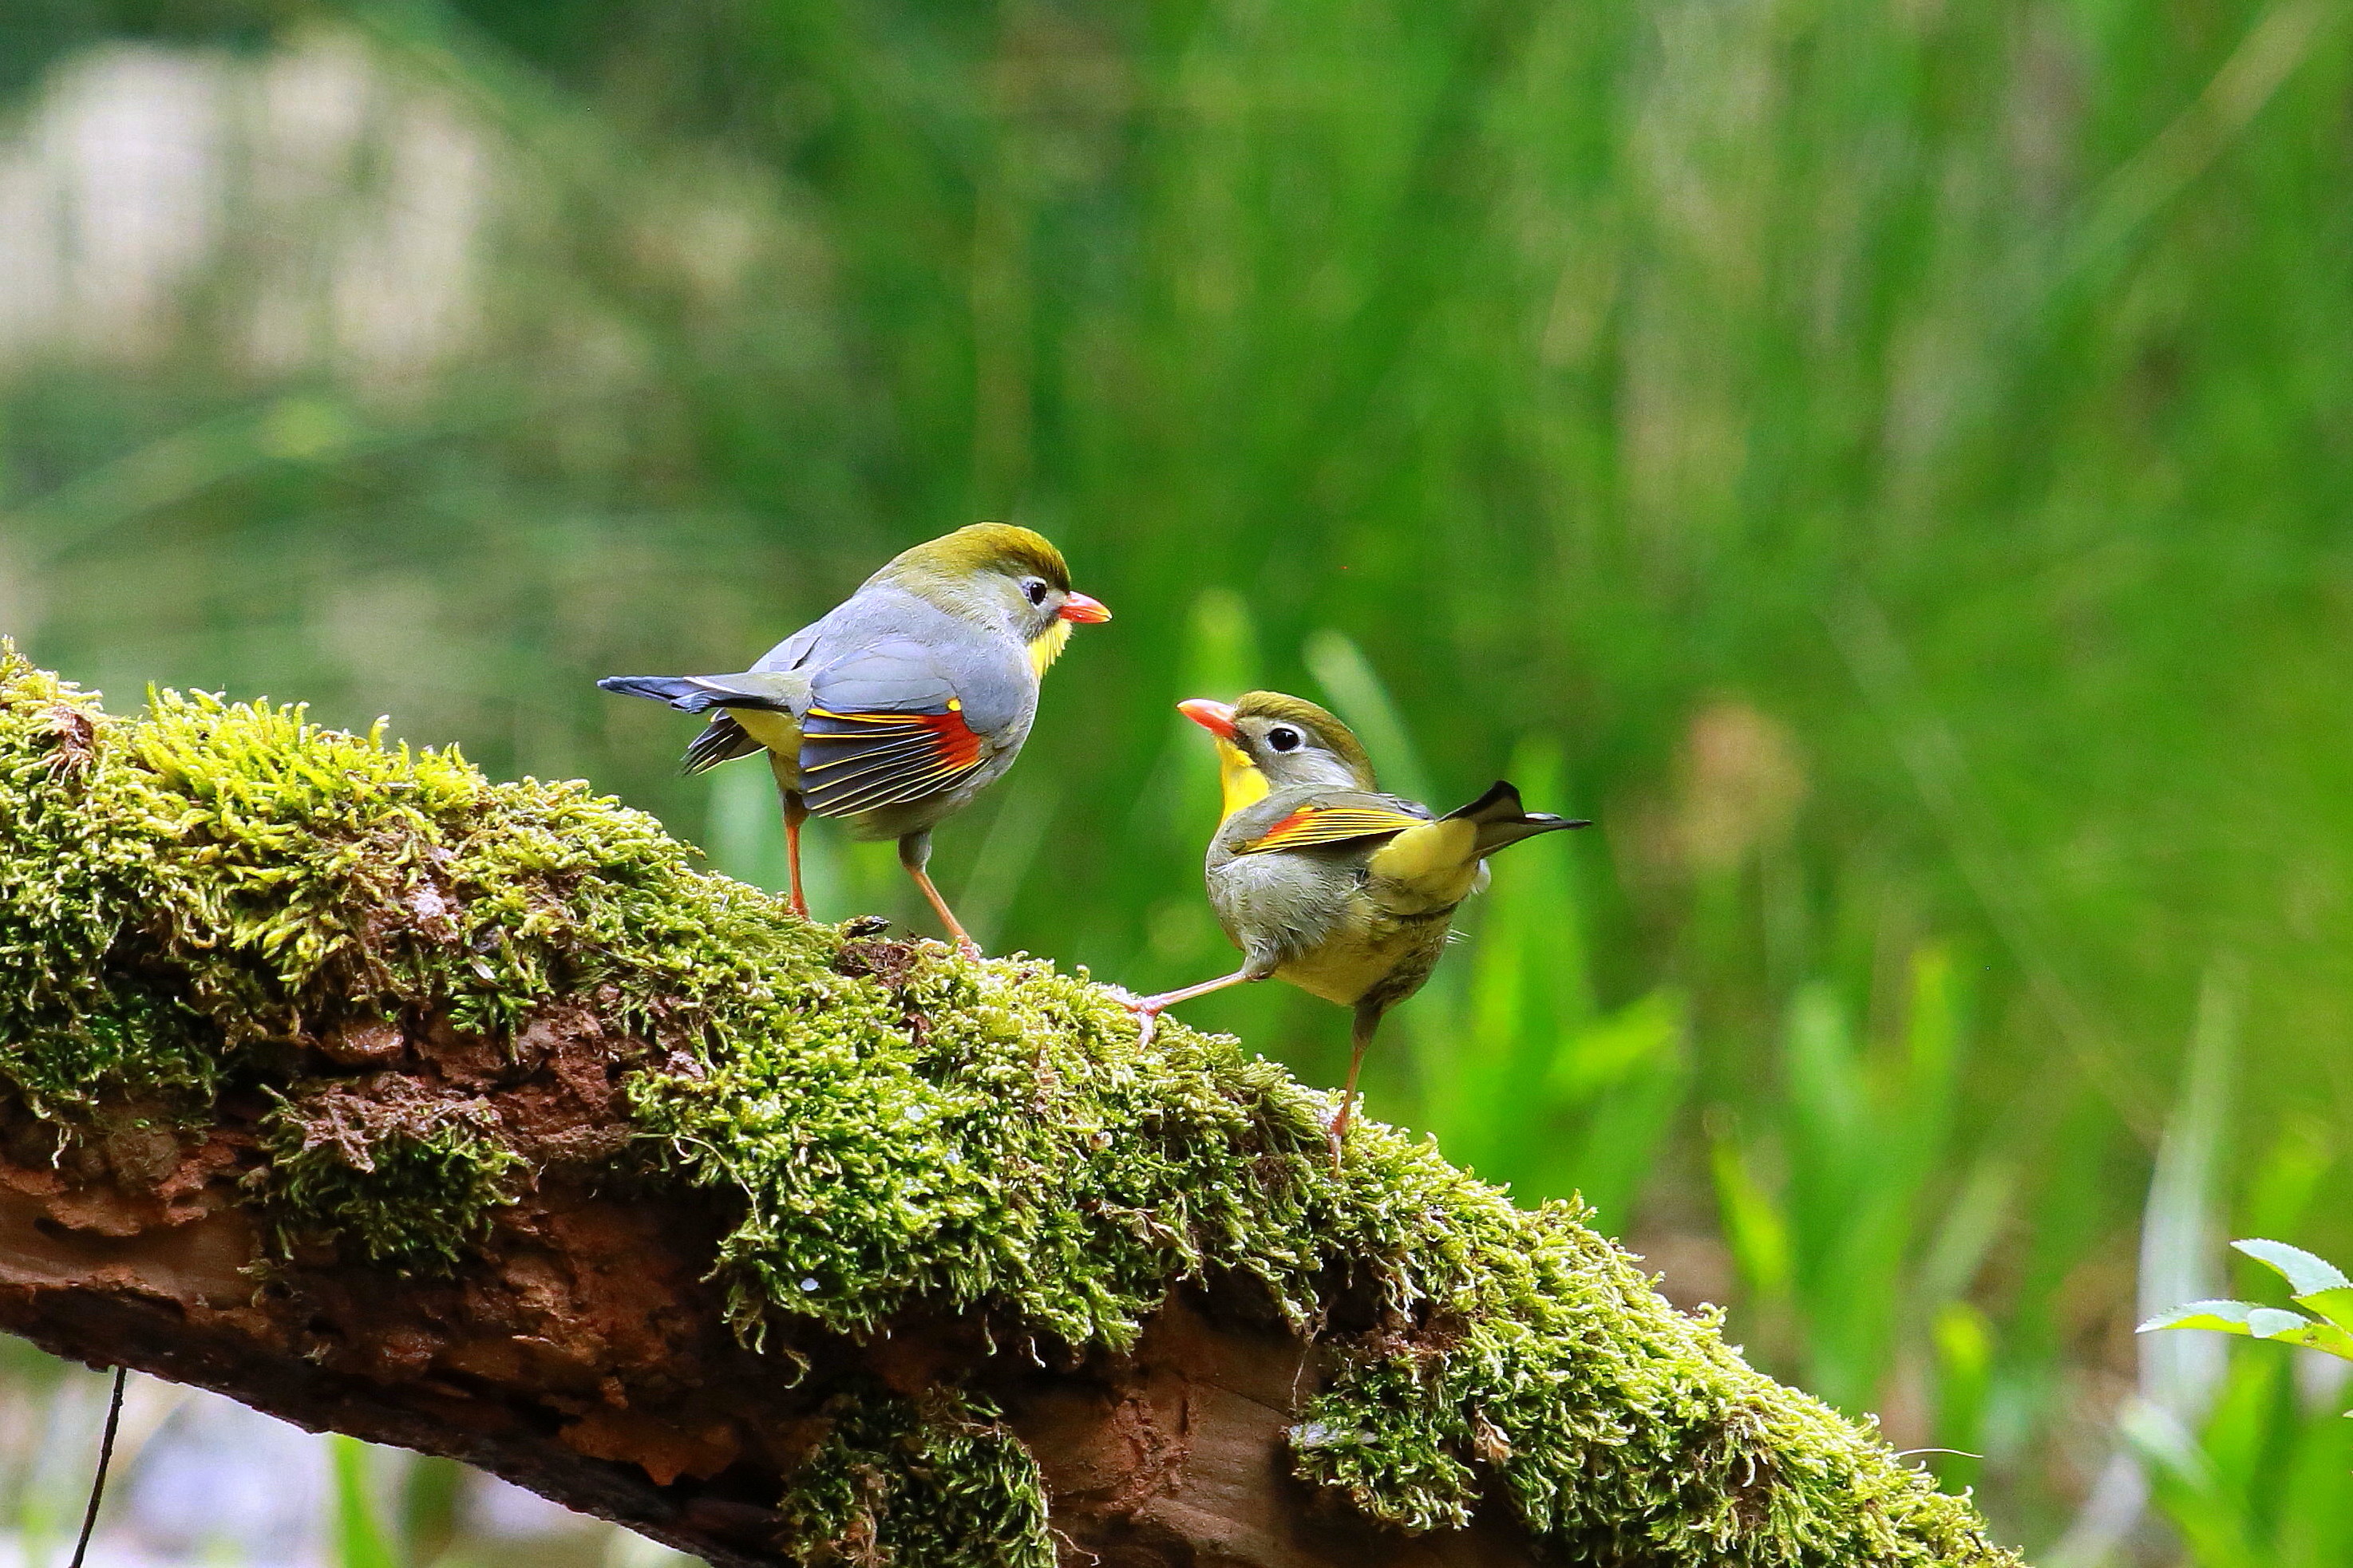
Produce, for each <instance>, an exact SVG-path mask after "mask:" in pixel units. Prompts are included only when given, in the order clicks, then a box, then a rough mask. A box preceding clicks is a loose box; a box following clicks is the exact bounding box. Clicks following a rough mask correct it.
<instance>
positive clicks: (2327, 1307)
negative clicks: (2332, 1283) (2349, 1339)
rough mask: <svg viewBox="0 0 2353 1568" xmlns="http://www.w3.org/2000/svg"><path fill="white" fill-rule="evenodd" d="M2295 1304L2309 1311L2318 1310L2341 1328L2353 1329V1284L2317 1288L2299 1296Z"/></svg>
mask: <svg viewBox="0 0 2353 1568" xmlns="http://www.w3.org/2000/svg"><path fill="white" fill-rule="evenodd" d="M2295 1304H2296V1305H2297V1306H2299V1307H2302V1308H2303V1309H2304V1310H2306V1311H2307V1312H2317V1313H2319V1314H2320V1315H2321V1316H2322V1317H2324V1318H2326V1319H2327V1320H2328V1321H2330V1322H2332V1323H2334V1324H2336V1325H2337V1327H2338V1328H2340V1329H2345V1330H2348V1331H2353V1285H2338V1286H2336V1287H2334V1288H2333V1289H2327V1290H2315V1291H2313V1292H2312V1293H2311V1294H2310V1295H2306V1296H2298V1297H2297V1298H2296V1299H2295Z"/></svg>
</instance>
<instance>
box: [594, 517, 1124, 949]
mask: <svg viewBox="0 0 2353 1568" xmlns="http://www.w3.org/2000/svg"><path fill="white" fill-rule="evenodd" d="M1109 619H1111V612H1110V611H1109V610H1107V609H1105V608H1104V607H1103V605H1102V604H1101V603H1100V602H1099V601H1097V600H1094V599H1091V598H1089V597H1088V596H1087V595H1084V594H1081V593H1077V592H1075V591H1073V590H1072V588H1071V573H1070V568H1069V567H1068V566H1066V565H1065V564H1064V563H1063V562H1062V552H1060V551H1059V550H1057V549H1055V548H1054V547H1053V545H1052V544H1050V543H1049V542H1047V541H1046V540H1045V538H1044V537H1043V536H1042V535H1039V534H1037V533H1033V532H1032V531H1029V529H1026V528H1016V527H1013V526H1011V525H1010V524H1008V523H999V522H978V523H974V524H973V525H972V526H971V527H969V528H960V529H957V530H956V531H955V532H954V533H951V534H948V535H946V536H945V537H944V538H940V539H934V540H933V541H931V542H929V543H925V544H918V545H916V546H915V547H914V548H913V549H912V550H906V551H902V552H900V553H899V554H898V555H896V556H893V557H892V560H891V562H890V563H889V564H888V565H886V566H884V567H883V568H882V569H881V571H879V572H877V573H875V574H874V575H873V576H871V577H869V578H868V579H867V580H866V582H865V583H864V584H862V585H861V586H860V588H859V590H858V592H857V593H855V594H852V595H850V596H849V598H847V599H845V600H843V601H842V602H841V603H840V604H839V605H837V606H835V607H834V609H833V610H832V611H831V612H830V613H829V614H828V615H827V616H825V617H824V618H823V619H822V620H818V621H815V622H812V623H811V624H809V625H808V626H803V627H802V628H801V629H800V630H799V631H797V632H795V633H794V634H793V635H792V636H790V637H786V639H785V640H784V641H782V642H780V643H778V644H777V645H776V647H772V648H770V649H769V650H768V651H767V653H766V654H765V655H764V656H762V658H761V659H760V661H759V662H758V663H757V664H754V666H753V667H752V668H750V669H747V670H744V671H742V672H740V673H738V674H733V675H615V676H608V677H607V678H606V679H603V680H600V681H598V682H597V683H596V684H597V685H599V686H601V687H603V688H604V689H606V690H607V691H618V692H624V693H627V694H628V695H629V696H632V697H650V698H653V699H655V700H657V701H661V702H667V703H669V704H670V706H671V707H673V708H676V709H678V710H680V711H681V712H686V713H708V714H710V722H709V723H708V724H706V725H705V726H704V727H703V731H702V734H700V735H697V736H696V737H695V738H694V742H693V744H691V745H690V746H688V747H687V749H686V763H685V771H686V772H688V773H701V772H702V770H703V769H705V768H710V767H715V766H717V765H718V764H719V763H723V762H727V761H729V760H730V759H732V758H735V757H748V756H750V755H751V754H752V753H753V752H758V751H762V750H765V752H767V754H768V765H769V767H770V768H771V769H773V770H774V771H775V773H776V789H777V791H778V793H779V795H781V796H782V798H783V802H784V813H785V853H786V861H787V865H788V869H789V873H790V877H791V884H792V904H793V910H794V912H795V913H797V914H799V915H802V916H804V917H806V916H807V914H808V903H807V900H806V899H805V898H804V897H803V896H802V893H801V824H802V822H803V821H804V820H805V819H806V818H807V817H810V816H833V817H840V818H842V819H844V820H846V821H847V822H848V823H849V828H850V832H851V833H852V834H853V835H854V836H856V837H860V838H895V839H897V840H898V842H899V862H900V864H901V865H902V866H904V867H906V868H907V874H908V875H909V876H911V877H913V879H915V886H916V887H917V888H919V889H922V890H923V897H924V898H926V899H928V900H931V905H932V908H933V909H934V910H937V911H938V912H939V917H940V921H941V923H942V924H944V925H945V926H946V927H947V929H948V934H949V935H951V936H953V937H954V938H955V942H956V945H957V946H958V947H960V948H962V949H964V950H965V952H978V951H979V949H978V948H977V947H976V945H975V944H974V942H973V941H972V939H971V938H970V937H969V936H967V935H965V929H964V927H963V925H962V924H961V923H959V922H958V921H957V920H956V918H955V911H953V910H950V909H949V908H948V905H947V900H945V899H943V898H942V897H940V891H939V889H937V888H935V887H934V886H933V885H932V879H931V877H930V876H929V875H928V874H927V873H926V872H925V870H924V868H925V866H926V865H928V864H929V862H930V860H931V854H932V829H933V828H934V826H937V825H938V823H939V822H940V821H941V819H942V818H944V817H946V816H949V815H951V814H953V813H955V812H956V811H958V810H961V809H962V808H963V807H964V806H965V805H966V804H967V803H968V802H970V801H971V799H972V797H973V796H974V795H977V794H979V793H980V791H981V790H982V789H983V788H984V787H985V786H987V784H989V783H991V782H992V781H993V780H995V779H996V778H997V775H998V774H1000V773H1004V772H1005V770H1006V769H1008V768H1009V767H1011V766H1012V765H1013V759H1014V758H1015V757H1017V756H1018V755H1019V754H1020V752H1021V742H1023V741H1025V740H1027V739H1029V723H1030V721H1031V720H1032V719H1034V718H1035V717H1036V716H1037V712H1038V683H1039V680H1040V679H1041V678H1043V677H1044V675H1045V673H1046V667H1047V666H1049V665H1050V664H1052V663H1053V662H1054V660H1055V658H1056V657H1057V656H1059V655H1060V653H1061V651H1062V645H1063V644H1064V643H1065V642H1067V641H1069V640H1070V636H1071V623H1072V622H1075V621H1107V620H1109Z"/></svg>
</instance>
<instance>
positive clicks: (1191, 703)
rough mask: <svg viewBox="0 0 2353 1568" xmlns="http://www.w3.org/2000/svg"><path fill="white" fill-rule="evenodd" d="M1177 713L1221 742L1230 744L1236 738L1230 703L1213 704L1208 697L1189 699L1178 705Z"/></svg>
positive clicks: (1232, 709) (1232, 710)
mask: <svg viewBox="0 0 2353 1568" xmlns="http://www.w3.org/2000/svg"><path fill="white" fill-rule="evenodd" d="M1176 711H1177V712H1179V713H1182V714H1183V715H1185V717H1186V718H1187V719H1190V720H1191V721H1193V722H1194V723H1196V724H1198V725H1199V726H1201V728H1202V729H1204V730H1207V731H1208V732H1209V733H1210V734H1212V735H1215V736H1216V737H1217V738H1218V739H1219V740H1220V741H1227V742H1230V741H1232V740H1233V738H1234V708H1233V704H1232V703H1230V702H1212V701H1210V700H1208V698H1206V697H1188V698H1187V699H1186V700H1184V701H1182V702H1179V703H1178V704H1176Z"/></svg>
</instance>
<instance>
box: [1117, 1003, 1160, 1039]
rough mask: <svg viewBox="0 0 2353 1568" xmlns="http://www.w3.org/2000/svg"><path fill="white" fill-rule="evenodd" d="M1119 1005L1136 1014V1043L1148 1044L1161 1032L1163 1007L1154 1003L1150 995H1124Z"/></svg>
mask: <svg viewBox="0 0 2353 1568" xmlns="http://www.w3.org/2000/svg"><path fill="white" fill-rule="evenodd" d="M1119 1005H1121V1006H1123V1007H1124V1008H1126V1009H1127V1010H1128V1011H1129V1012H1131V1013H1133V1014H1134V1015H1135V1043H1136V1044H1137V1045H1138V1046H1148V1045H1150V1044H1151V1043H1152V1037H1153V1036H1154V1035H1155V1034H1156V1033H1158V1032H1159V1028H1160V1014H1161V1012H1162V1009H1160V1008H1158V1007H1155V1006H1154V1005H1152V999H1151V998H1150V997H1148V996H1122V997H1121V998H1120V999H1119Z"/></svg>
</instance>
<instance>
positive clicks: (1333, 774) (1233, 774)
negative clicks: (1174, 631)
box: [1176, 691, 1379, 816]
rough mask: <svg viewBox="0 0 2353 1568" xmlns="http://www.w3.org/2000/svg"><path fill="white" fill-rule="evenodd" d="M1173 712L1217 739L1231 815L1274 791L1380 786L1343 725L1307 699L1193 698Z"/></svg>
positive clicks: (1261, 694) (1267, 695)
mask: <svg viewBox="0 0 2353 1568" xmlns="http://www.w3.org/2000/svg"><path fill="white" fill-rule="evenodd" d="M1176 710H1177V711H1178V712H1180V713H1182V714H1184V715H1185V717H1186V718H1187V719H1190V720H1191V721H1193V722H1194V723H1196V724H1198V725H1199V726H1201V728H1202V729H1204V730H1207V731H1209V733H1210V734H1212V735H1214V736H1216V737H1217V741H1218V763H1219V769H1218V772H1219V783H1220V784H1222V785H1223V786H1224V789H1225V808H1224V809H1225V815H1226V816H1232V815H1233V814H1234V813H1236V812H1237V811H1240V810H1241V809H1242V808H1243V807H1244V806H1246V805H1253V804H1254V803H1256V802H1258V801H1261V800H1263V799H1265V798H1266V796H1267V795H1269V794H1270V793H1271V792H1272V791H1275V790H1287V789H1296V788H1299V787H1301V786H1303V785H1306V786H1324V787H1328V788H1333V789H1377V788H1378V787H1379V786H1378V784H1376V783H1375V781H1374V778H1373V760H1372V759H1371V758H1370V757H1368V756H1366V754H1365V748H1364V746H1363V745H1362V744H1360V743H1359V742H1357V740H1356V736H1355V735H1354V734H1353V733H1351V732H1350V731H1349V729H1348V726H1346V725H1345V724H1343V723H1341V722H1340V721H1339V720H1337V719H1336V718H1334V717H1333V716H1332V715H1331V714H1330V713H1328V712H1326V711H1324V710H1323V709H1321V708H1318V707H1317V706H1315V704H1314V703H1313V702H1310V701H1308V700H1305V699H1304V698H1300V697H1289V696H1285V695H1284V694H1283V693H1282V692H1280V691H1245V692H1243V693H1242V694H1241V696H1240V697H1239V698H1237V699H1235V700H1233V701H1232V702H1231V703H1225V702H1213V701H1211V700H1209V699H1208V698H1206V697H1195V698H1192V699H1190V700H1187V701H1184V702H1179V703H1178V704H1176Z"/></svg>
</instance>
